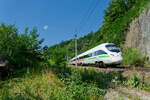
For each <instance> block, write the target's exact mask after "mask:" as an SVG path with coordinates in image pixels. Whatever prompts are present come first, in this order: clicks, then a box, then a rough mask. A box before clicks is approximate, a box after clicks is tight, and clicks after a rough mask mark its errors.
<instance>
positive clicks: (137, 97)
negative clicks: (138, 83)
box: [104, 87, 150, 100]
mask: <svg viewBox="0 0 150 100" xmlns="http://www.w3.org/2000/svg"><path fill="white" fill-rule="evenodd" d="M104 100H150V93H148V92H145V91H142V90H137V89H128V88H122V87H120V88H117V89H111V90H110V91H109V92H107V93H106V94H105V96H104Z"/></svg>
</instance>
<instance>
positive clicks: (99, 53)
mask: <svg viewBox="0 0 150 100" xmlns="http://www.w3.org/2000/svg"><path fill="white" fill-rule="evenodd" d="M103 54H107V53H106V52H105V51H103V50H98V51H96V52H95V53H94V56H97V55H103Z"/></svg>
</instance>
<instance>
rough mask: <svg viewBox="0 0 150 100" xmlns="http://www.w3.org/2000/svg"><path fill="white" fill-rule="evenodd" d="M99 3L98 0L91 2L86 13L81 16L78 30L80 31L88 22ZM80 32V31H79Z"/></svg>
mask: <svg viewBox="0 0 150 100" xmlns="http://www.w3.org/2000/svg"><path fill="white" fill-rule="evenodd" d="M99 4H100V0H96V2H92V5H91V6H90V8H89V9H88V11H87V12H88V13H87V14H86V15H84V16H83V18H82V20H81V22H80V25H79V28H78V31H81V30H82V29H83V28H84V27H85V26H86V25H87V23H88V22H89V20H90V18H91V16H93V13H94V12H95V9H96V8H97V6H98V5H99ZM80 34H81V33H80Z"/></svg>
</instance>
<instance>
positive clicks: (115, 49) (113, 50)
mask: <svg viewBox="0 0 150 100" xmlns="http://www.w3.org/2000/svg"><path fill="white" fill-rule="evenodd" d="M106 48H107V49H108V50H109V51H111V52H117V53H118V52H120V50H119V49H118V48H117V47H116V46H115V45H111V44H109V45H106Z"/></svg>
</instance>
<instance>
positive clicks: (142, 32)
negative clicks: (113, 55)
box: [125, 3, 150, 58]
mask: <svg viewBox="0 0 150 100" xmlns="http://www.w3.org/2000/svg"><path fill="white" fill-rule="evenodd" d="M125 46H126V47H131V48H138V49H139V51H140V53H141V55H142V56H147V57H149V58H150V3H149V4H148V5H147V6H146V7H145V9H144V10H143V12H142V14H141V15H140V16H139V18H135V19H133V20H132V22H131V23H130V25H129V29H128V32H127V34H126V41H125Z"/></svg>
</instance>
